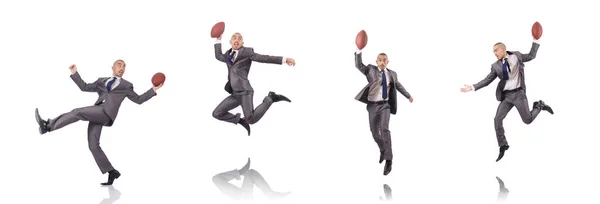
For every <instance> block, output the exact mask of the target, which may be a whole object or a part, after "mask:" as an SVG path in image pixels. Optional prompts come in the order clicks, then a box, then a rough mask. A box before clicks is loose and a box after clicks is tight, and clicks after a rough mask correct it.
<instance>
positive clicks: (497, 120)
mask: <svg viewBox="0 0 600 204" xmlns="http://www.w3.org/2000/svg"><path fill="white" fill-rule="evenodd" d="M503 94H504V100H502V101H501V102H500V104H499V105H498V109H497V110H496V116H495V117H494V127H495V128H496V139H498V146H500V147H501V146H504V145H508V142H507V141H506V136H505V135H504V127H503V125H502V121H503V120H504V118H505V117H506V115H508V112H509V111H510V110H511V109H512V108H513V107H517V111H519V115H520V116H521V120H523V122H524V123H525V124H530V123H531V122H533V121H534V120H535V118H536V117H537V116H538V114H539V113H540V111H541V109H540V108H539V107H533V110H531V111H530V109H529V102H528V101H527V95H526V94H525V91H524V90H522V89H519V90H518V91H514V92H505V93H503Z"/></svg>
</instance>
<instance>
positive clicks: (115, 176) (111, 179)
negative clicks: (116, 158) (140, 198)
mask: <svg viewBox="0 0 600 204" xmlns="http://www.w3.org/2000/svg"><path fill="white" fill-rule="evenodd" d="M119 177H121V173H119V171H117V170H112V171H109V172H108V181H107V182H106V183H101V185H103V186H109V185H112V184H113V182H115V179H118V178H119Z"/></svg>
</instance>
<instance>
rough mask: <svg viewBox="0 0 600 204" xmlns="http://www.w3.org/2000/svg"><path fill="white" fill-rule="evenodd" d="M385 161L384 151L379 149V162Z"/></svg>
mask: <svg viewBox="0 0 600 204" xmlns="http://www.w3.org/2000/svg"><path fill="white" fill-rule="evenodd" d="M382 162H383V151H379V163H380V164H381V163H382Z"/></svg>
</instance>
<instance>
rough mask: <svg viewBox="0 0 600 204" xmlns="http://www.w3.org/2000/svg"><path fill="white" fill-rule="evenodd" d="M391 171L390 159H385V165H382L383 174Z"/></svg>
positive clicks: (385, 174)
mask: <svg viewBox="0 0 600 204" xmlns="http://www.w3.org/2000/svg"><path fill="white" fill-rule="evenodd" d="M391 171H392V160H385V167H383V175H384V176H387V175H388V174H390V172H391Z"/></svg>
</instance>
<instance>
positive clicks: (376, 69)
mask: <svg viewBox="0 0 600 204" xmlns="http://www.w3.org/2000/svg"><path fill="white" fill-rule="evenodd" d="M354 57H355V59H354V61H355V64H356V68H358V71H360V72H361V73H362V74H364V75H365V76H366V77H367V81H368V82H369V83H368V84H367V85H366V86H365V87H364V88H363V89H362V90H361V91H360V93H358V95H357V96H356V98H355V99H356V100H358V101H360V102H363V103H366V104H367V111H368V112H369V125H370V127H371V133H372V135H373V138H374V139H375V142H376V143H377V146H379V153H380V154H379V163H380V164H381V163H382V162H383V160H385V167H384V168H383V175H388V174H389V173H390V172H391V171H392V158H393V154H392V138H391V135H390V130H389V122H390V114H394V115H395V114H396V110H397V105H396V104H397V100H396V90H397V91H398V92H400V94H402V95H403V96H404V97H406V98H407V99H408V100H409V101H410V102H411V103H412V102H413V97H412V96H411V95H410V94H409V93H408V91H406V89H404V86H402V84H400V82H399V81H398V74H396V72H394V71H393V70H391V69H389V68H387V64H388V62H389V61H388V56H387V54H385V53H380V54H379V55H378V56H377V66H375V65H372V64H369V65H365V64H363V62H362V53H361V50H358V51H356V53H355V56H354Z"/></svg>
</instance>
